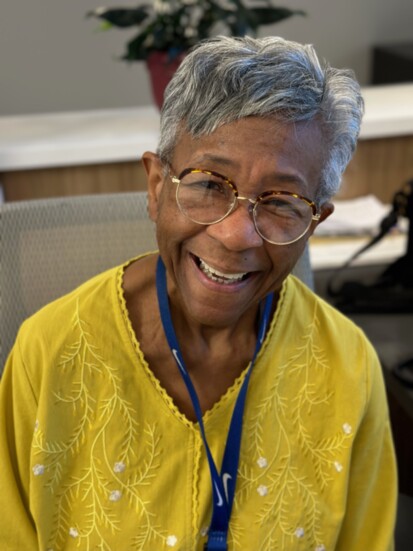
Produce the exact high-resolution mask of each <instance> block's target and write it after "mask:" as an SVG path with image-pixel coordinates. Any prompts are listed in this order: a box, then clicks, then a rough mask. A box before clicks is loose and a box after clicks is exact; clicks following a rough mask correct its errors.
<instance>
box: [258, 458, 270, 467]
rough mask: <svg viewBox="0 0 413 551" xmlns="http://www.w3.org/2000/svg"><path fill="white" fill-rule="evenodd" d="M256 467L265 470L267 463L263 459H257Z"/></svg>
mask: <svg viewBox="0 0 413 551" xmlns="http://www.w3.org/2000/svg"><path fill="white" fill-rule="evenodd" d="M257 465H258V467H259V468H260V469H265V467H268V461H267V460H266V458H265V457H259V458H258V459H257Z"/></svg>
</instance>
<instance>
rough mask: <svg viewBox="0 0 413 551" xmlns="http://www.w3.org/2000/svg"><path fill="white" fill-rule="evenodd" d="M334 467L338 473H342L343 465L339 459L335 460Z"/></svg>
mask: <svg viewBox="0 0 413 551" xmlns="http://www.w3.org/2000/svg"><path fill="white" fill-rule="evenodd" d="M334 468H335V470H336V471H337V472H338V473H341V471H342V470H343V465H342V464H341V463H340V462H339V461H334Z"/></svg>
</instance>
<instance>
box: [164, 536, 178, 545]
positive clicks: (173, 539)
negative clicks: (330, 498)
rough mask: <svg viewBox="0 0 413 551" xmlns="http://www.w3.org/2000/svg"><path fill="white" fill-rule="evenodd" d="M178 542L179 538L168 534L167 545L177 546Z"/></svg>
mask: <svg viewBox="0 0 413 551" xmlns="http://www.w3.org/2000/svg"><path fill="white" fill-rule="evenodd" d="M177 543H178V538H177V537H176V536H168V537H167V538H166V545H167V546H168V547H175V545H176V544H177Z"/></svg>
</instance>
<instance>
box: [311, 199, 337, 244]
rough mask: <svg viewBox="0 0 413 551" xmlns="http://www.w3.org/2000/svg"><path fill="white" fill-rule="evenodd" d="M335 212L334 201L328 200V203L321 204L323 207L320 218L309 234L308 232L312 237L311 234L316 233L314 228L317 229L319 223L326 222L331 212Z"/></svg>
mask: <svg viewBox="0 0 413 551" xmlns="http://www.w3.org/2000/svg"><path fill="white" fill-rule="evenodd" d="M333 212H334V205H333V203H330V202H328V201H327V202H326V203H323V204H322V205H321V208H320V219H319V220H318V221H317V223H316V224H313V225H312V226H311V228H310V230H309V234H308V237H310V236H311V235H313V233H314V230H315V229H316V227H317V226H318V224H321V223H322V222H324V220H326V219H327V218H328V217H329V216H330V214H333Z"/></svg>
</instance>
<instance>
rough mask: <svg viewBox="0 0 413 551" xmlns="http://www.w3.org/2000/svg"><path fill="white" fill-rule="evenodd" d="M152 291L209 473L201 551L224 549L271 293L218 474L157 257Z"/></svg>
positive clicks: (235, 409)
mask: <svg viewBox="0 0 413 551" xmlns="http://www.w3.org/2000/svg"><path fill="white" fill-rule="evenodd" d="M156 288H157V293H158V303H159V310H160V314H161V319H162V324H163V328H164V331H165V335H166V339H167V341H168V344H169V347H170V349H171V352H172V355H173V357H174V359H175V361H176V363H177V365H178V368H179V371H180V373H181V375H182V378H183V380H184V382H185V385H186V387H187V389H188V392H189V395H190V397H191V401H192V404H193V407H194V411H195V415H196V418H197V421H198V424H199V428H200V431H201V437H202V440H203V443H204V447H205V452H206V455H207V459H208V465H209V470H210V474H211V483H212V496H213V513H212V521H211V526H210V529H209V537H208V543H207V545H206V547H205V549H207V550H208V551H212V550H226V549H227V544H226V542H227V533H228V525H229V519H230V516H231V510H232V504H233V501H234V494H235V484H236V479H237V471H238V463H239V454H240V447H241V434H242V418H243V414H244V406H245V399H246V395H247V389H248V383H249V380H250V377H251V372H252V368H253V365H254V362H255V359H256V357H257V354H258V352H259V350H260V348H261V345H262V343H263V341H264V338H265V334H266V331H267V326H268V322H269V319H270V315H271V305H272V300H273V294H272V293H271V294H270V295H268V296H267V297H266V299H265V303H264V308H263V311H262V314H261V319H260V325H259V332H258V339H257V344H256V346H255V351H254V356H253V359H252V361H251V363H250V367H249V369H248V371H247V374H246V376H245V379H244V382H243V384H242V386H241V389H240V391H239V394H238V397H237V401H236V403H235V407H234V411H233V414H232V418H231V423H230V428H229V432H228V436H227V442H226V445H225V451H224V458H223V461H222V466H221V473H220V474H219V473H218V470H217V467H216V465H215V461H214V459H213V457H212V454H211V450H210V448H209V445H208V441H207V438H206V434H205V428H204V422H203V419H202V410H201V406H200V404H199V399H198V396H197V393H196V390H195V388H194V385H193V383H192V381H191V378H190V376H189V373H188V371H187V369H186V367H185V363H184V360H183V356H182V353H181V350H180V347H179V343H178V339H177V337H176V333H175V329H174V326H173V323H172V318H171V313H170V309H169V300H168V290H167V284H166V269H165V265H164V263H163V262H162V259H161V257H159V258H158V264H157V269H156Z"/></svg>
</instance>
